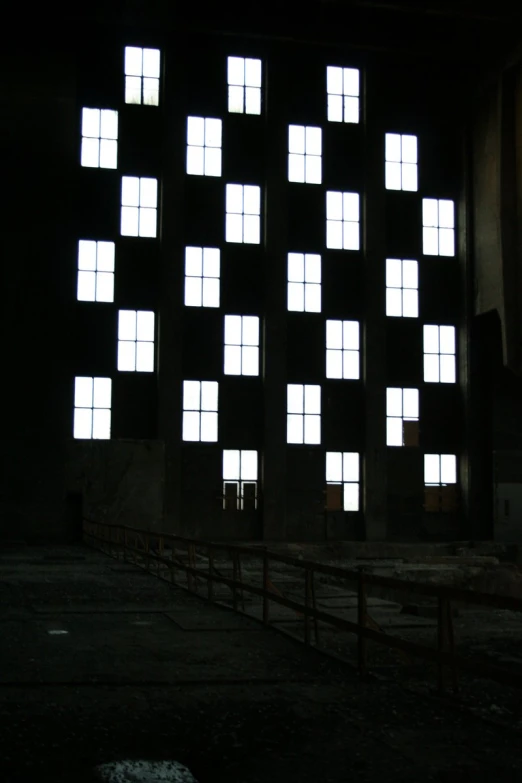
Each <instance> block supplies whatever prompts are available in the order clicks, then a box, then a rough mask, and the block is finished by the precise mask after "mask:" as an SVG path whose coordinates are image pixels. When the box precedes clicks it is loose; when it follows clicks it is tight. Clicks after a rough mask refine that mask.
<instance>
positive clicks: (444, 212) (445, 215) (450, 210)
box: [439, 199, 455, 228]
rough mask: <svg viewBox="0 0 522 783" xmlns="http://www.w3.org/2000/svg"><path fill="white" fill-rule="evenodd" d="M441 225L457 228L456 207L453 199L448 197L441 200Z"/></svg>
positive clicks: (442, 226)
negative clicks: (450, 199)
mask: <svg viewBox="0 0 522 783" xmlns="http://www.w3.org/2000/svg"><path fill="white" fill-rule="evenodd" d="M439 226H440V228H455V207H454V204H453V201H449V200H448V199H441V200H440V201H439Z"/></svg>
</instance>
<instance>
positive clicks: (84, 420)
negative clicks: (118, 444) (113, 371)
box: [74, 377, 112, 440]
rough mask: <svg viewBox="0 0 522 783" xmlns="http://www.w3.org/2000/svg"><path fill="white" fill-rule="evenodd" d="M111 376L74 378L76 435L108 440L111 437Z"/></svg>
mask: <svg viewBox="0 0 522 783" xmlns="http://www.w3.org/2000/svg"><path fill="white" fill-rule="evenodd" d="M111 391H112V381H111V379H110V378H84V377H78V378H75V379H74V437H75V438H77V439H82V440H85V439H87V440H90V439H95V440H108V439H109V438H110V437H111Z"/></svg>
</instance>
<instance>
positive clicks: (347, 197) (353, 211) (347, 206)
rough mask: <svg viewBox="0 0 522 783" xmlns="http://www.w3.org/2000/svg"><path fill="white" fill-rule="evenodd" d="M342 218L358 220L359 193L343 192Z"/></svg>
mask: <svg viewBox="0 0 522 783" xmlns="http://www.w3.org/2000/svg"><path fill="white" fill-rule="evenodd" d="M343 219H344V220H354V221H358V220H359V194H358V193H343Z"/></svg>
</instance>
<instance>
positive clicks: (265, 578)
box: [263, 551, 270, 625]
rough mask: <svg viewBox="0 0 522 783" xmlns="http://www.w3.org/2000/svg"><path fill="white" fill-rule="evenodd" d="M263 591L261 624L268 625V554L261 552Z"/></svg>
mask: <svg viewBox="0 0 522 783" xmlns="http://www.w3.org/2000/svg"><path fill="white" fill-rule="evenodd" d="M263 590H264V591H265V594H264V595H263V622H264V624H265V625H268V623H269V622H270V617H269V612H270V599H269V598H268V553H267V552H266V551H265V552H263Z"/></svg>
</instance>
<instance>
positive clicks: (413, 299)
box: [386, 258, 419, 318]
mask: <svg viewBox="0 0 522 783" xmlns="http://www.w3.org/2000/svg"><path fill="white" fill-rule="evenodd" d="M386 315H388V316H395V317H397V318H418V317H419V265H418V263H417V261H411V260H406V259H400V258H387V259H386Z"/></svg>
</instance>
